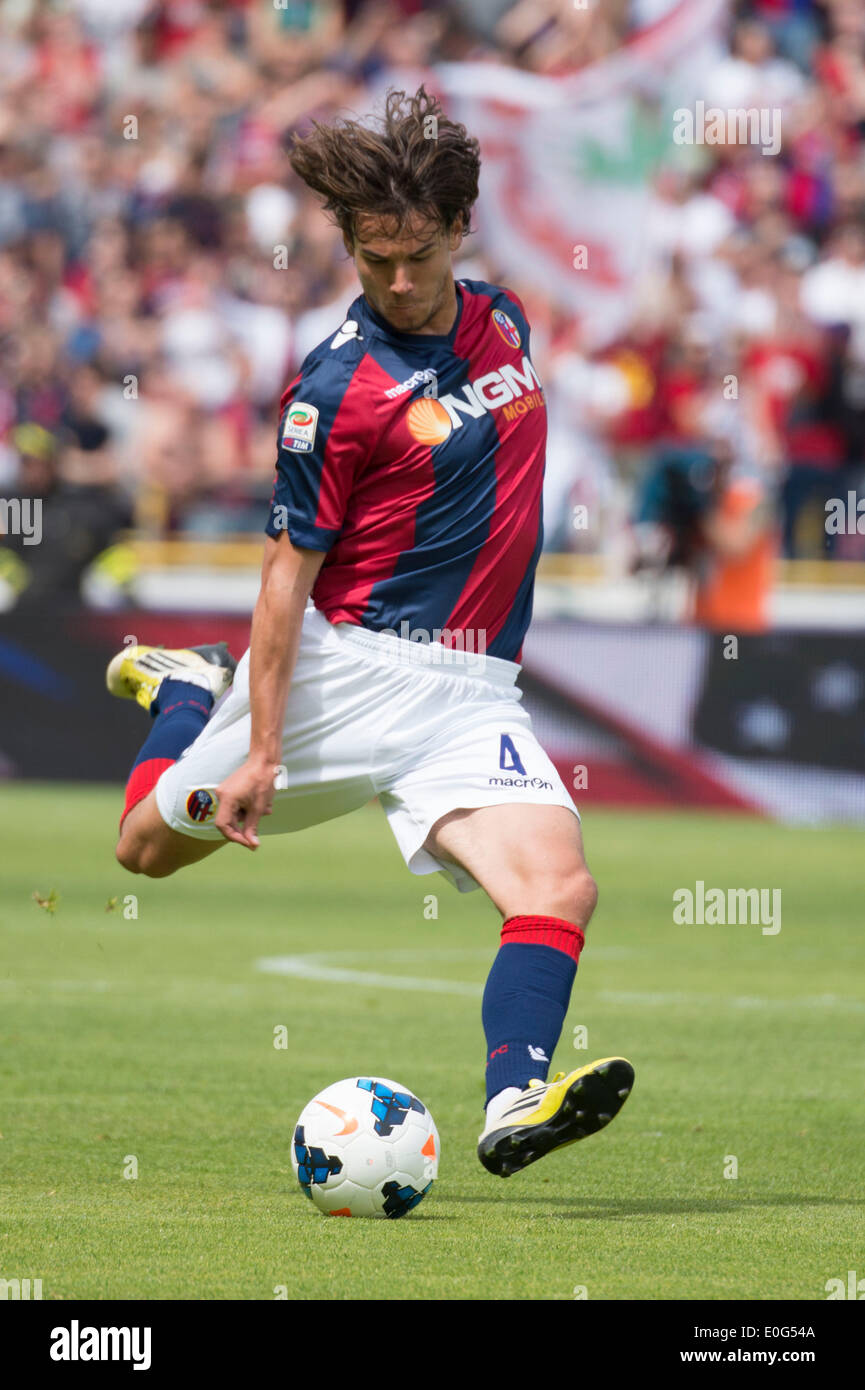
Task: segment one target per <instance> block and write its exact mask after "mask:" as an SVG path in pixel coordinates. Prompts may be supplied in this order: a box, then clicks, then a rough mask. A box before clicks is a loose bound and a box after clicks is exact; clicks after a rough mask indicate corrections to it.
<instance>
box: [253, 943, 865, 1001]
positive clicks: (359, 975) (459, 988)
mask: <svg viewBox="0 0 865 1390" xmlns="http://www.w3.org/2000/svg"><path fill="white" fill-rule="evenodd" d="M340 954H345V953H341V952H338V951H335V952H333V955H334V956H339V955H340ZM384 954H387V953H384ZM326 959H327V956H326V954H325V953H318V954H316V955H303V956H263V957H262V958H260V959H259V960H257V961H256V962H255V968H256V970H261V971H263V972H264V974H266V975H291V976H293V977H294V978H296V979H302V980H321V981H323V982H325V983H330V984H339V985H369V986H370V987H371V988H373V989H399V990H414V991H417V992H418V993H421V994H457V995H461V996H462V997H463V998H469V999H480V997H481V995H482V994H483V989H484V987H483V985H479V984H474V985H472V984H467V983H466V982H465V981H463V980H437V979H434V978H432V977H430V976H422V975H385V974H382V973H381V972H380V971H377V970H351V969H349V968H348V967H347V966H338V965H327V964H326V963H325V961H326ZM582 998H583V1000H584V1001H585V1002H589V1001H591V1000H595V1001H597V1002H598V1003H602V1004H647V1005H650V1006H658V1005H667V1006H671V1005H676V1004H685V1005H703V1004H720V1005H726V1006H727V1007H728V1008H734V1009H757V1008H759V1009H792V1008H804V1009H820V1008H823V1009H841V1010H846V1011H848V1012H852V1013H865V1002H863V1001H862V1000H858V999H843V998H841V997H840V996H839V995H837V994H813V995H804V996H801V997H799V998H794V999H763V998H760V997H758V996H755V995H722V994H682V993H679V994H663V993H649V992H645V991H638V990H635V991H628V990H608V989H601V990H596V991H594V992H592V991H587V992H585V993H583V995H582Z"/></svg>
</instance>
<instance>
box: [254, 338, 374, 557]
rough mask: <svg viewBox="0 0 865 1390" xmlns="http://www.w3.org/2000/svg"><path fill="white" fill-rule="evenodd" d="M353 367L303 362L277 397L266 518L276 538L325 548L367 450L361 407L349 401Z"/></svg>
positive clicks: (335, 533)
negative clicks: (286, 537) (272, 470)
mask: <svg viewBox="0 0 865 1390" xmlns="http://www.w3.org/2000/svg"><path fill="white" fill-rule="evenodd" d="M352 382H353V372H352V371H351V370H346V369H345V367H344V366H343V365H342V364H332V363H330V362H321V361H314V362H312V363H311V364H310V365H307V364H306V363H305V364H304V366H303V368H302V369H301V371H300V374H299V375H298V376H297V377H296V378H295V380H294V381H293V382H292V383H291V386H290V387H289V388H288V391H287V392H286V394H285V397H284V398H283V402H282V410H281V413H280V417H279V435H278V439H277V448H278V452H277V459H276V478H275V480H274V486H273V496H272V497H271V502H270V516H269V518H268V521H267V525H266V526H265V530H266V532H267V534H268V535H269V536H272V537H273V538H274V539H277V538H278V536H279V534H280V532H281V531H287V532H288V535H289V538H290V540H291V541H292V542H293V544H294V545H297V546H300V547H301V548H303V549H308V550H325V551H327V550H330V548H331V546H332V545H333V543H334V541H335V540H336V538H337V536H338V535H339V533H340V530H341V528H342V524H343V520H344V518H345V513H346V508H347V506H348V500H349V497H350V495H351V491H352V487H353V485H354V479H355V476H356V474H357V471H358V469H359V468H360V467H361V466H362V465H363V463H365V461H366V458H367V455H368V452H369V436H368V433H367V430H366V429H365V428H364V415H363V413H362V412H361V411H360V410H359V409H358V408H357V405H356V404H353V400H355V399H356V397H357V392H353V391H352Z"/></svg>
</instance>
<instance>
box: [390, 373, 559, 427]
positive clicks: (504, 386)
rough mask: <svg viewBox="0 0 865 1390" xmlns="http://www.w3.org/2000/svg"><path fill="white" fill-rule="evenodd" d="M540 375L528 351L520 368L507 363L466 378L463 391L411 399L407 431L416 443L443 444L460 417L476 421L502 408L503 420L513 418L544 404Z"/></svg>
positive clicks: (459, 425)
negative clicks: (472, 378)
mask: <svg viewBox="0 0 865 1390" xmlns="http://www.w3.org/2000/svg"><path fill="white" fill-rule="evenodd" d="M543 399H544V393H543V388H542V387H541V383H540V378H539V377H538V374H537V372H536V371H535V369H534V367H533V366H532V363H531V361H530V359H529V357H528V354H526V353H523V357H522V361H521V362H520V365H519V367H515V366H514V365H513V364H512V363H506V365H505V366H504V367H502V368H501V369H500V370H499V371H497V372H485V373H484V375H483V376H479V377H476V378H475V380H474V381H469V382H467V383H466V385H465V386H464V387H463V389H462V394H461V395H459V396H455V395H453V394H451V393H450V392H448V394H447V395H445V396H439V397H438V398H437V399H436V398H435V397H425V398H424V399H423V400H417V401H412V403H411V405H410V406H409V408H408V411H407V413H406V423H407V425H408V428H409V433H410V434H411V435H412V437H413V438H414V439H416V440H417V441H418V443H419V444H443V443H444V441H445V440H446V439H447V437H448V435H449V434H450V433H451V431H452V430H458V429H461V428H462V426H463V423H464V422H463V418H462V417H463V416H464V415H465V416H467V417H468V418H469V419H472V420H477V419H479V417H480V416H481V415H486V414H487V413H488V412H489V411H491V410H499V409H501V408H502V407H504V411H505V419H506V420H515V419H517V417H518V416H520V415H525V413H526V411H528V410H534V409H535V408H536V407H537V406H539V405H541V404H542V403H543Z"/></svg>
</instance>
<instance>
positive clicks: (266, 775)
mask: <svg viewBox="0 0 865 1390" xmlns="http://www.w3.org/2000/svg"><path fill="white" fill-rule="evenodd" d="M275 773H276V768H275V766H274V764H273V762H271V761H267V762H264V761H261V760H260V759H252V758H247V760H246V762H245V763H244V764H243V766H242V767H239V768H238V769H237V771H236V772H232V773H231V775H230V776H229V777H226V779H225V781H224V782H223V783H221V785H220V786H218V787H217V788H216V796H217V799H218V802H219V808H218V810H217V812H216V819H215V821H214V822H213V823H214V825H215V826H216V828H217V830H218V831H219V832H220V834H221V835H224V836H225V838H226V840H231V841H232V843H233V844H236V845H244V846H245V847H246V848H247V849H258V846H259V845H260V843H261V841H260V840H259V838H258V835H257V834H256V831H257V830H258V822H259V821H260V820H261V818H262V816H269V815H270V813H271V811H272V810H273V792H274V776H275Z"/></svg>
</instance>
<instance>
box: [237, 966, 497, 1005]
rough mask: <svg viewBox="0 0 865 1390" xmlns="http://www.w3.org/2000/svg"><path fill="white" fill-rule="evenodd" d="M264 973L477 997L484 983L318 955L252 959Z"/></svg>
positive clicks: (342, 983) (381, 987) (336, 982)
mask: <svg viewBox="0 0 865 1390" xmlns="http://www.w3.org/2000/svg"><path fill="white" fill-rule="evenodd" d="M255 968H256V970H263V971H264V973H265V974H266V975H294V976H297V977H299V978H300V979H302V980H327V981H330V982H331V983H333V984H339V985H370V986H372V987H373V988H375V989H401V990H418V991H420V992H422V993H427V994H461V995H464V996H466V997H468V998H471V999H480V997H481V995H482V994H483V992H484V987H483V985H469V984H465V983H464V982H463V981H462V980H435V979H432V978H431V977H427V978H422V977H421V976H419V975H380V974H378V973H377V972H376V971H374V970H347V969H346V968H345V967H344V966H343V967H341V966H336V965H322V964H321V957H320V956H264V957H262V958H261V959H260V960H257V961H256V962H255Z"/></svg>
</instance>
